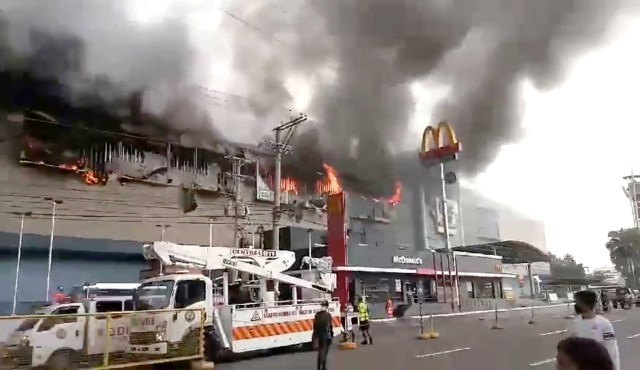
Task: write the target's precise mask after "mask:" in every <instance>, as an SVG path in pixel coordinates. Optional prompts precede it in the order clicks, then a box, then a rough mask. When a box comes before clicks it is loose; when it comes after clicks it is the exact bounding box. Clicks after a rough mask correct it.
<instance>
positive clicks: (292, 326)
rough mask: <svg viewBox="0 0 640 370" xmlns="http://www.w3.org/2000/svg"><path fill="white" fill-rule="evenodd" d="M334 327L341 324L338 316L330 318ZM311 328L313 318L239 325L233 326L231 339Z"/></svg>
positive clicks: (244, 338) (264, 336)
mask: <svg viewBox="0 0 640 370" xmlns="http://www.w3.org/2000/svg"><path fill="white" fill-rule="evenodd" d="M331 324H332V325H333V327H334V328H339V327H341V326H342V323H341V321H340V318H339V317H334V318H332V320H331ZM312 330H313V319H309V320H298V321H291V322H282V323H275V324H261V325H252V326H241V327H237V328H233V340H247V339H256V338H266V337H275V336H278V335H287V334H295V333H304V332H308V331H312Z"/></svg>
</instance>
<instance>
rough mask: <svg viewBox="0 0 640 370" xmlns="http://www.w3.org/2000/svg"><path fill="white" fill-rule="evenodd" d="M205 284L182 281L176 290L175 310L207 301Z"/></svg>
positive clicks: (199, 281) (197, 281)
mask: <svg viewBox="0 0 640 370" xmlns="http://www.w3.org/2000/svg"><path fill="white" fill-rule="evenodd" d="M206 291H207V284H206V283H205V282H204V280H184V281H181V282H179V283H178V287H177V288H176V303H175V308H185V307H189V306H191V305H192V304H194V303H198V302H202V301H204V300H205V299H207V296H206Z"/></svg>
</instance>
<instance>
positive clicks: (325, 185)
mask: <svg viewBox="0 0 640 370" xmlns="http://www.w3.org/2000/svg"><path fill="white" fill-rule="evenodd" d="M322 167H324V171H325V173H326V174H327V179H326V181H321V180H319V181H318V182H316V192H317V193H319V194H329V195H331V194H338V193H340V192H341V191H342V187H341V186H340V180H338V175H337V172H336V170H335V168H333V167H331V166H329V165H328V164H326V163H323V164H322Z"/></svg>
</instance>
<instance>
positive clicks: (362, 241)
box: [359, 229, 367, 245]
mask: <svg viewBox="0 0 640 370" xmlns="http://www.w3.org/2000/svg"><path fill="white" fill-rule="evenodd" d="M359 244H360V245H367V233H366V231H364V229H360V242H359Z"/></svg>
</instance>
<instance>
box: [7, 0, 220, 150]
mask: <svg viewBox="0 0 640 370" xmlns="http://www.w3.org/2000/svg"><path fill="white" fill-rule="evenodd" d="M131 4H132V3H131V2H130V1H125V0H110V1H104V2H102V1H100V2H87V1H83V0H65V1H39V0H5V1H3V3H2V6H1V7H0V10H1V12H0V24H2V25H1V26H0V28H2V30H3V31H4V32H0V71H1V72H2V73H3V76H2V77H3V82H4V86H3V89H4V94H3V96H4V97H5V99H4V100H3V105H5V109H17V108H31V109H43V110H47V109H51V110H53V112H51V113H52V114H53V115H54V116H57V115H56V113H59V114H61V113H62V112H61V109H59V107H60V106H67V105H68V107H69V108H70V109H71V110H73V109H74V108H77V109H79V110H81V109H85V110H86V109H90V110H92V111H104V112H103V113H104V114H105V115H108V116H113V118H114V122H115V124H116V125H120V124H122V128H124V129H126V130H128V131H136V132H139V133H145V134H149V135H157V136H169V135H174V137H171V139H174V140H183V141H184V140H185V138H187V137H189V138H188V141H189V142H188V144H190V145H202V143H201V142H200V141H203V142H204V141H206V140H199V139H198V138H199V136H198V135H197V134H201V133H205V134H208V135H209V136H210V137H211V136H218V133H217V131H216V130H215V128H214V124H213V121H212V119H211V117H210V115H209V114H208V112H207V109H206V105H207V104H209V103H210V101H206V97H205V100H204V101H203V94H202V92H201V91H197V88H195V87H193V86H192V85H191V84H190V82H191V77H192V75H193V68H194V60H193V59H194V57H193V55H194V50H193V48H192V43H191V40H190V37H189V25H188V23H187V19H188V18H187V13H186V10H187V8H186V7H183V6H181V5H180V4H176V6H174V7H173V8H172V9H171V10H170V12H169V13H170V14H172V16H171V17H168V18H166V19H164V20H163V21H162V22H161V23H148V24H144V23H139V22H136V20H134V19H132V18H131V17H130V11H129V10H130V7H131ZM7 92H9V93H7ZM138 92H140V93H139V94H138ZM56 110H57V111H56ZM67 118H69V116H67ZM76 118H77V117H76ZM94 118H95V117H94ZM94 120H95V121H97V120H99V119H94ZM112 128H113V127H112ZM183 133H186V134H187V135H184V137H181V134H183ZM189 133H190V134H191V135H188V134H189ZM194 138H196V140H194ZM205 139H206V138H205ZM211 141H213V140H211Z"/></svg>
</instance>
